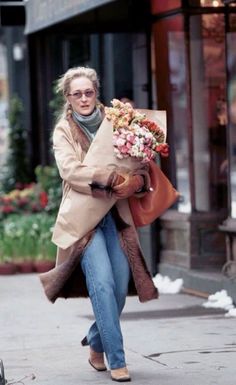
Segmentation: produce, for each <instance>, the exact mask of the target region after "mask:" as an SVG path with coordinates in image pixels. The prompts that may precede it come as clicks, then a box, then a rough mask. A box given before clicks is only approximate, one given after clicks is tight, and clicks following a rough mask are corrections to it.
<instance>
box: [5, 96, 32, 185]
mask: <svg viewBox="0 0 236 385" xmlns="http://www.w3.org/2000/svg"><path fill="white" fill-rule="evenodd" d="M9 126H10V129H9V135H8V140H9V146H8V155H7V161H6V163H5V165H4V166H3V167H2V170H1V189H2V190H3V191H4V192H9V191H11V190H13V189H14V188H17V187H19V186H24V184H27V183H29V181H30V172H29V164H28V157H27V133H26V128H25V127H24V123H23V105H22V102H21V100H20V99H19V97H18V96H14V97H12V99H11V100H10V108H9Z"/></svg>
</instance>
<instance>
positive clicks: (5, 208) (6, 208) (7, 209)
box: [1, 204, 15, 214]
mask: <svg viewBox="0 0 236 385" xmlns="http://www.w3.org/2000/svg"><path fill="white" fill-rule="evenodd" d="M1 211H2V212H3V213H4V214H10V213H13V212H14V211H15V207H14V206H12V205H9V204H7V205H5V206H3V207H2V210H1Z"/></svg>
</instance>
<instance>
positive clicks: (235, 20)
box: [226, 15, 236, 218]
mask: <svg viewBox="0 0 236 385" xmlns="http://www.w3.org/2000/svg"><path fill="white" fill-rule="evenodd" d="M227 64H228V87H229V90H228V96H229V129H230V141H229V145H230V188H231V216H232V217H233V218H236V15H230V32H229V33H228V34H227ZM226 167H227V164H226Z"/></svg>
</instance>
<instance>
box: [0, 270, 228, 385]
mask: <svg viewBox="0 0 236 385" xmlns="http://www.w3.org/2000/svg"><path fill="white" fill-rule="evenodd" d="M203 301H204V300H203V299H201V298H197V297H192V296H187V295H184V294H178V295H162V296H161V298H160V299H159V300H155V301H151V302H148V303H146V304H140V303H139V302H138V300H137V298H136V297H128V299H127V304H126V307H125V310H124V313H123V317H122V329H123V335H124V341H125V347H126V356H127V363H128V367H129V370H130V373H131V375H132V382H133V383H134V384H137V385H201V384H202V383H204V385H218V384H219V385H234V384H235V357H236V328H235V326H236V319H235V318H233V319H231V318H226V317H225V316H224V313H222V311H221V310H212V309H204V308H203V307H201V304H202V302H203ZM92 319H93V317H92V310H91V306H90V304H89V301H88V299H71V300H67V301H65V300H58V301H57V302H56V303H55V304H54V305H52V304H50V303H49V302H48V301H47V300H46V297H45V296H44V294H43V292H42V289H41V286H40V283H39V280H38V277H37V275H33V274H32V275H16V276H9V277H6V276H0V358H2V359H3V362H4V366H5V375H6V379H7V380H8V381H9V382H11V380H13V379H14V380H15V381H17V380H20V379H21V378H23V377H25V376H29V377H27V378H26V379H25V380H23V381H22V383H23V384H25V385H28V384H39V385H87V384H98V385H106V384H114V382H111V379H110V375H109V372H102V373H98V372H96V371H95V370H93V369H92V368H91V367H90V365H89V364H88V363H87V356H88V348H87V347H82V346H81V345H80V340H81V339H82V338H83V337H84V335H85V333H86V331H87V328H88V326H89V325H90V322H91V321H92ZM32 373H33V374H34V375H35V376H36V378H35V379H34V380H32V379H30V375H31V374H32Z"/></svg>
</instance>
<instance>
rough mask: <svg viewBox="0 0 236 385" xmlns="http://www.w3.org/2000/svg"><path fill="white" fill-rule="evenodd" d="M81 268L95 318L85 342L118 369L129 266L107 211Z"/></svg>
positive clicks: (122, 361) (121, 359)
mask: <svg viewBox="0 0 236 385" xmlns="http://www.w3.org/2000/svg"><path fill="white" fill-rule="evenodd" d="M81 267H82V270H83V272H84V275H85V277H86V284H87V288H88V292H89V297H90V300H91V303H92V307H93V311H94V315H95V319H96V322H95V323H93V325H92V326H91V327H90V329H89V332H88V335H87V342H88V344H89V345H90V346H91V347H92V349H93V350H94V351H96V352H105V354H106V358H107V361H108V364H109V367H110V369H117V368H122V367H124V366H126V363H125V354H124V348H123V337H122V333H121V328H120V320H119V318H120V314H121V312H122V309H123V307H124V305H125V299H126V295H127V292H128V283H129V278H130V269H129V264H128V260H127V257H126V256H125V254H124V252H123V250H122V249H121V246H120V242H119V239H118V234H117V229H116V225H115V223H114V220H113V218H112V215H111V213H108V214H107V215H106V216H105V217H104V218H103V220H102V221H101V222H100V223H99V225H98V227H97V228H96V232H95V235H94V237H93V239H92V241H91V243H90V244H89V245H88V246H87V248H86V249H85V251H84V254H83V256H82V259H81Z"/></svg>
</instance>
